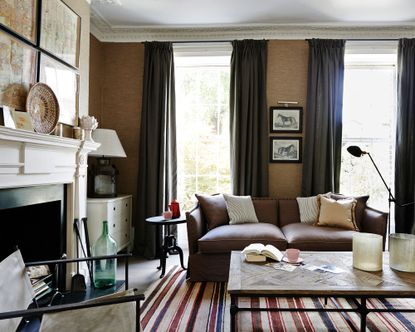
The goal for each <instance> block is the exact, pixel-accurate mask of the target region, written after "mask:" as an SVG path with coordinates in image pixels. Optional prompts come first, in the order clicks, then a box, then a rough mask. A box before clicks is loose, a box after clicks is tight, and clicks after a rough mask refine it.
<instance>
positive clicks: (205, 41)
mask: <svg viewBox="0 0 415 332" xmlns="http://www.w3.org/2000/svg"><path fill="white" fill-rule="evenodd" d="M231 42H232V40H189V41H186V40H180V41H173V42H172V43H173V44H186V43H189V44H190V43H194V44H196V43H199V44H200V43H231Z"/></svg>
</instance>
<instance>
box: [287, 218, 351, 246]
mask: <svg viewBox="0 0 415 332" xmlns="http://www.w3.org/2000/svg"><path fill="white" fill-rule="evenodd" d="M281 230H282V232H283V233H284V235H285V237H286V239H287V242H288V247H289V248H297V249H300V250H306V251H351V250H352V239H353V234H354V233H355V231H351V230H345V229H344V228H336V227H325V226H319V227H316V226H313V225H308V224H304V223H299V222H298V223H292V224H288V225H285V226H283V227H282V228H281Z"/></svg>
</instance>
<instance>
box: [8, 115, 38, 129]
mask: <svg viewBox="0 0 415 332" xmlns="http://www.w3.org/2000/svg"><path fill="white" fill-rule="evenodd" d="M12 115H13V120H14V125H15V126H16V129H23V130H28V131H34V129H33V124H32V118H31V117H30V115H29V113H27V112H22V111H16V110H14V111H12Z"/></svg>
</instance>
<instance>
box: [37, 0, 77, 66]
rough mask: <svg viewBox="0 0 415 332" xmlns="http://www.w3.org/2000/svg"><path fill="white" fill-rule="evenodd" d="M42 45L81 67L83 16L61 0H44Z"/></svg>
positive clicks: (41, 31) (42, 9) (66, 60)
mask: <svg viewBox="0 0 415 332" xmlns="http://www.w3.org/2000/svg"><path fill="white" fill-rule="evenodd" d="M41 17H42V20H41V27H40V47H41V48H42V49H43V50H45V51H48V52H50V53H51V54H53V55H54V56H56V57H58V58H60V59H62V60H63V61H64V62H66V63H68V64H69V65H71V66H73V67H76V68H78V67H79V49H80V33H81V18H80V17H79V16H78V15H77V14H76V13H75V12H74V11H73V10H72V9H71V8H69V7H68V6H67V5H66V4H65V3H64V2H63V1H61V0H42V8H41Z"/></svg>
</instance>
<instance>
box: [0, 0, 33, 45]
mask: <svg viewBox="0 0 415 332" xmlns="http://www.w3.org/2000/svg"><path fill="white" fill-rule="evenodd" d="M38 1H39V0H2V5H1V6H0V25H3V26H5V27H6V28H8V29H10V30H11V31H13V32H15V33H16V34H18V35H19V36H20V37H23V38H24V39H26V40H28V41H30V42H31V43H32V44H36V35H37V6H38Z"/></svg>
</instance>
